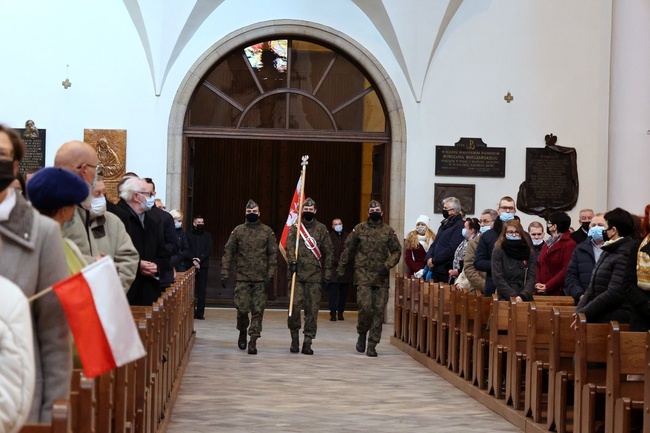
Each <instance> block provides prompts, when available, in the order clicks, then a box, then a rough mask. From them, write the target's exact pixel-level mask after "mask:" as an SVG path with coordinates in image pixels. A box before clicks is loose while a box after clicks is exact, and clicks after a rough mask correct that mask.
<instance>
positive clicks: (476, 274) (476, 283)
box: [463, 233, 485, 292]
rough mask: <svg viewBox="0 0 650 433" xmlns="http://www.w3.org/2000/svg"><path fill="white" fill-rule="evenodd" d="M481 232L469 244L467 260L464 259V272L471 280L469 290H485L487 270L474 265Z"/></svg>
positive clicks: (466, 252) (468, 279)
mask: <svg viewBox="0 0 650 433" xmlns="http://www.w3.org/2000/svg"><path fill="white" fill-rule="evenodd" d="M480 238H481V234H480V233H479V235H478V236H476V237H475V238H474V239H472V240H471V241H469V243H468V244H467V251H465V260H464V261H463V274H465V278H467V281H469V291H470V292H474V291H476V290H480V291H483V289H485V272H481V271H479V270H477V269H476V268H475V267H474V260H475V257H476V247H477V246H478V242H479V239H480Z"/></svg>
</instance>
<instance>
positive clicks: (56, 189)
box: [27, 167, 90, 209]
mask: <svg viewBox="0 0 650 433" xmlns="http://www.w3.org/2000/svg"><path fill="white" fill-rule="evenodd" d="M89 192H90V191H89V190H88V185H86V182H84V181H83V179H81V177H79V176H78V175H76V174H74V173H72V172H69V171H67V170H64V169H62V168H59V167H46V168H42V169H40V170H38V171H37V172H36V173H34V175H33V176H32V177H31V178H30V179H29V182H27V196H28V197H29V200H30V201H31V202H32V205H33V206H34V207H35V208H36V209H59V208H62V207H64V206H70V205H73V204H78V203H81V202H82V201H84V200H85V199H86V198H87V197H88V194H89Z"/></svg>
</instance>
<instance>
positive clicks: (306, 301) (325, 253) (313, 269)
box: [287, 198, 334, 355]
mask: <svg viewBox="0 0 650 433" xmlns="http://www.w3.org/2000/svg"><path fill="white" fill-rule="evenodd" d="M316 212H317V208H316V203H315V202H314V200H312V199H311V198H307V199H306V200H305V202H304V203H303V206H302V225H301V228H300V238H301V239H300V240H299V241H298V258H297V260H296V256H295V245H296V236H297V232H298V224H294V225H293V226H292V227H291V230H290V231H289V236H288V238H287V261H288V262H289V275H290V276H292V275H293V274H294V273H296V285H295V291H294V297H293V309H292V311H293V313H292V314H291V316H289V318H288V320H287V325H288V327H289V330H290V331H291V347H290V348H289V351H291V352H292V353H298V350H299V346H300V340H299V338H298V333H299V331H300V310H301V309H304V311H305V330H304V331H303V334H304V335H305V339H304V341H303V344H302V353H304V354H305V355H313V354H314V351H313V350H312V349H311V341H312V340H313V339H314V338H316V329H317V319H318V304H319V303H320V300H321V285H322V283H323V273H324V277H325V282H326V283H327V282H329V281H331V279H332V273H333V271H334V269H333V263H334V256H333V252H334V247H333V245H332V241H331V239H330V237H329V233H328V232H327V227H325V225H324V224H322V223H320V222H318V221H317V220H316ZM289 286H291V282H289Z"/></svg>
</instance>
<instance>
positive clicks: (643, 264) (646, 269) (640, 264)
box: [636, 235, 650, 290]
mask: <svg viewBox="0 0 650 433" xmlns="http://www.w3.org/2000/svg"><path fill="white" fill-rule="evenodd" d="M649 242H650V235H648V236H646V237H645V239H643V241H642V242H641V246H640V247H639V250H638V252H637V255H636V278H637V286H639V289H641V290H650V255H649V254H648V253H647V252H646V251H647V250H648V247H647V245H648V243H649ZM642 250H645V251H642Z"/></svg>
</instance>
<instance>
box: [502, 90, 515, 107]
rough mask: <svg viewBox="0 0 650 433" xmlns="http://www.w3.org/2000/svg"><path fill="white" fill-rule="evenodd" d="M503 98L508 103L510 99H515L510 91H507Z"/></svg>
mask: <svg viewBox="0 0 650 433" xmlns="http://www.w3.org/2000/svg"><path fill="white" fill-rule="evenodd" d="M503 99H505V100H506V102H507V103H508V104H509V103H510V101H512V100H513V99H515V97H514V96H512V95H511V94H510V91H508V93H507V94H506V96H504V97H503Z"/></svg>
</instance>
